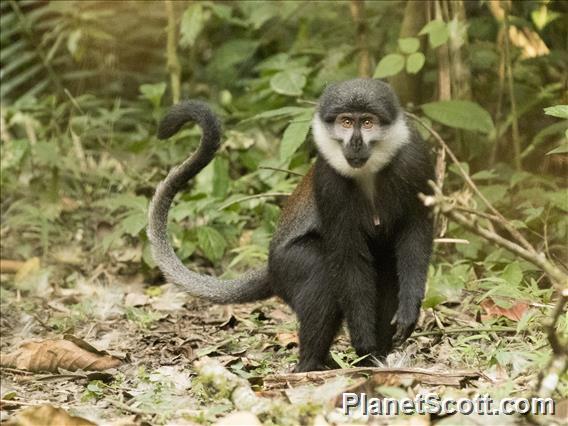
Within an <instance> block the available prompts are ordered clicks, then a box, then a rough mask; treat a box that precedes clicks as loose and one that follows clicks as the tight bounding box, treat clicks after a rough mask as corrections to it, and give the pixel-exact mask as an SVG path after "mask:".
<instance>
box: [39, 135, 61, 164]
mask: <svg viewBox="0 0 568 426" xmlns="http://www.w3.org/2000/svg"><path fill="white" fill-rule="evenodd" d="M32 152H33V156H34V158H35V159H36V161H37V162H38V163H39V164H42V165H45V166H50V167H57V166H61V154H60V153H59V147H58V146H57V144H56V143H55V141H53V142H37V143H36V144H35V145H34V146H33V147H32Z"/></svg>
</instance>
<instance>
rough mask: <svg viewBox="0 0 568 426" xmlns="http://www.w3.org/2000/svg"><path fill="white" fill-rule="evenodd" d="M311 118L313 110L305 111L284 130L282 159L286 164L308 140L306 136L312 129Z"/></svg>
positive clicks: (281, 150)
mask: <svg viewBox="0 0 568 426" xmlns="http://www.w3.org/2000/svg"><path fill="white" fill-rule="evenodd" d="M311 118H312V113H311V111H310V112H309V113H305V114H303V115H301V116H300V117H298V118H297V119H296V120H294V121H292V122H291V123H290V124H289V125H288V127H287V128H286V130H285V131H284V135H283V136H282V142H280V159H281V160H282V161H284V162H286V164H288V161H289V160H290V159H291V158H292V155H294V153H295V152H296V151H297V150H298V148H299V147H300V146H301V145H302V143H304V140H306V136H307V135H308V132H309V131H310V125H311Z"/></svg>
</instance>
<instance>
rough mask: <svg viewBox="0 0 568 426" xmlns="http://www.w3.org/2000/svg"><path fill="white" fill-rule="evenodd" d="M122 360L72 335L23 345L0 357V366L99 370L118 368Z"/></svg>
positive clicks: (28, 368) (38, 369) (33, 368)
mask: <svg viewBox="0 0 568 426" xmlns="http://www.w3.org/2000/svg"><path fill="white" fill-rule="evenodd" d="M121 363H122V361H120V360H119V359H118V358H115V357H113V356H110V355H108V354H107V353H106V352H102V351H99V350H97V349H95V348H94V347H92V346H91V345H89V344H88V343H87V342H85V341H84V340H81V339H78V338H76V337H74V336H65V339H46V340H42V341H32V342H24V343H22V344H21V345H20V347H19V348H18V349H16V350H15V351H14V352H12V353H10V354H0V366H2V367H9V368H17V369H20V370H28V371H50V372H54V373H56V372H57V371H58V369H59V368H62V369H64V370H68V371H75V370H84V371H89V370H91V371H93V370H94V371H102V370H107V369H109V368H114V367H118V366H119V365H120V364H121Z"/></svg>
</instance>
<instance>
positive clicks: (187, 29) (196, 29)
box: [179, 3, 207, 47]
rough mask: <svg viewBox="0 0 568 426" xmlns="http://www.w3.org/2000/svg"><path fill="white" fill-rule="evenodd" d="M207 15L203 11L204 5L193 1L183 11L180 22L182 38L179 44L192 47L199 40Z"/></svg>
mask: <svg viewBox="0 0 568 426" xmlns="http://www.w3.org/2000/svg"><path fill="white" fill-rule="evenodd" d="M206 20H207V17H206V15H205V13H203V6H202V5H201V3H193V4H191V5H190V6H189V7H188V8H187V9H185V12H184V13H183V16H182V17H181V23H180V29H179V31H180V36H181V37H180V40H179V44H180V46H182V47H192V46H193V45H194V44H195V40H197V36H198V35H199V33H200V32H201V30H202V29H203V26H204V25H205V22H206Z"/></svg>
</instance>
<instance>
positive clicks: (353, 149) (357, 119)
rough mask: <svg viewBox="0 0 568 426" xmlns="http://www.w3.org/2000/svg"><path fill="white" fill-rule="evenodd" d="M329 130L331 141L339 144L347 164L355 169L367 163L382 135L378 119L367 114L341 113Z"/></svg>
mask: <svg viewBox="0 0 568 426" xmlns="http://www.w3.org/2000/svg"><path fill="white" fill-rule="evenodd" d="M329 130H330V132H331V135H330V136H331V137H332V139H334V140H335V141H336V142H337V143H340V144H341V148H342V151H343V156H344V157H345V160H346V161H347V163H348V164H349V165H350V166H351V167H353V168H356V169H358V168H361V167H363V166H364V165H365V164H366V163H367V161H368V160H369V157H370V156H371V153H372V147H373V145H374V144H375V143H376V141H378V140H379V139H380V136H381V133H382V132H381V129H380V120H379V117H377V116H376V115H375V114H371V113H367V112H362V113H361V112H346V113H341V114H339V115H338V116H337V117H336V118H335V120H334V122H333V126H331V128H330V129H329Z"/></svg>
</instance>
